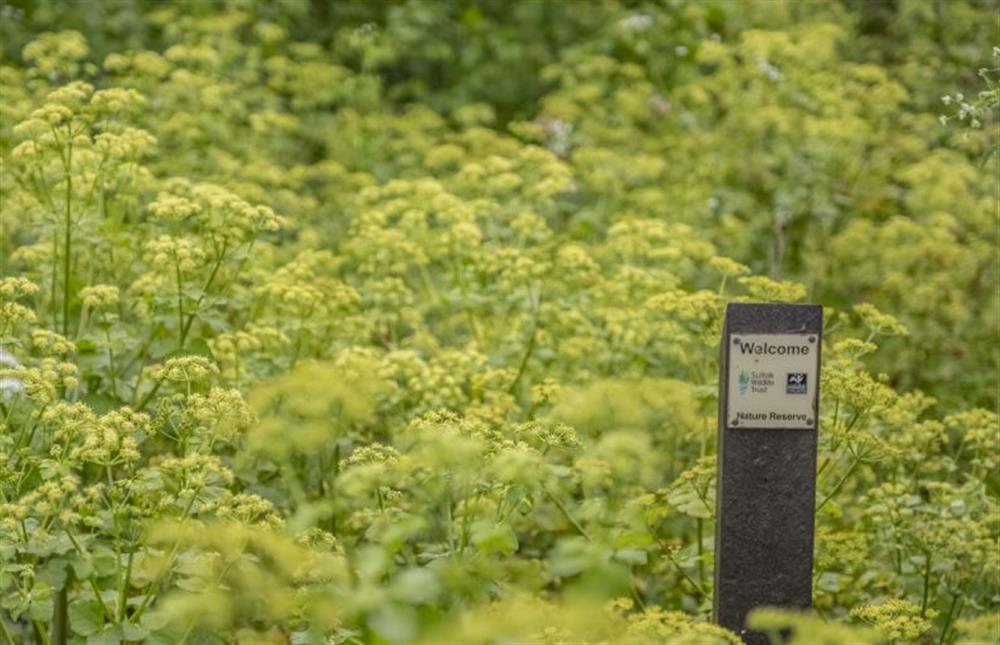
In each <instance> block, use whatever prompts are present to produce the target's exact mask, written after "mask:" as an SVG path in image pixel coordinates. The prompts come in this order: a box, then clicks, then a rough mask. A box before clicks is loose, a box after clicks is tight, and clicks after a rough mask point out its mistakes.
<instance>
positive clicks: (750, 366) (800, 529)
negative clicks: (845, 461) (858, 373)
mask: <svg viewBox="0 0 1000 645" xmlns="http://www.w3.org/2000/svg"><path fill="white" fill-rule="evenodd" d="M822 333H823V308H822V307H820V306H818V305H781V304H744V303H734V304H730V305H729V306H728V307H727V308H726V322H725V329H724V331H723V338H722V363H721V370H722V373H721V375H720V377H719V456H718V492H717V495H718V497H717V504H716V508H717V514H718V525H717V527H716V532H715V608H714V609H715V620H716V622H717V623H719V624H720V625H722V626H723V627H726V628H729V629H731V630H733V631H735V632H736V633H738V634H740V635H741V636H742V637H743V639H744V641H745V642H747V643H749V644H751V645H756V644H757V643H762V644H766V643H767V642H768V640H767V637H766V636H765V635H764V634H761V633H758V632H752V631H748V630H747V629H746V617H747V614H749V613H750V611H751V610H752V609H754V608H756V607H764V606H770V607H785V608H790V609H807V608H809V607H810V606H811V604H812V565H813V523H814V516H815V503H816V499H815V498H816V438H817V430H818V425H819V417H818V412H819V376H820V373H819V369H820V345H821V340H822Z"/></svg>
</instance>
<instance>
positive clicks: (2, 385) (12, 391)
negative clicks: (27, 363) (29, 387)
mask: <svg viewBox="0 0 1000 645" xmlns="http://www.w3.org/2000/svg"><path fill="white" fill-rule="evenodd" d="M21 392H24V383H22V382H21V381H20V379H16V378H14V377H13V376H3V377H0V399H3V400H4V401H9V400H10V399H12V398H14V397H15V396H17V395H18V394H20V393H21Z"/></svg>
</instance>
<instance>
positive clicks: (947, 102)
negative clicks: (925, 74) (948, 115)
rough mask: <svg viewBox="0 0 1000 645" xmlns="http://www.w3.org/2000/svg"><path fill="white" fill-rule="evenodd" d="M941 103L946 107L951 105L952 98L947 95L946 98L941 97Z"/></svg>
mask: <svg viewBox="0 0 1000 645" xmlns="http://www.w3.org/2000/svg"><path fill="white" fill-rule="evenodd" d="M941 102H942V103H944V104H945V105H951V97H950V96H948V95H947V94H945V95H944V96H942V97H941Z"/></svg>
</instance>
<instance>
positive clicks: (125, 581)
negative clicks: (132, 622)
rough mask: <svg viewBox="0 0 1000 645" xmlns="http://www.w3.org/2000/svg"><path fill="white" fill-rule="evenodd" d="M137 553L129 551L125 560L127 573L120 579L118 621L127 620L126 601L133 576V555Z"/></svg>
mask: <svg viewBox="0 0 1000 645" xmlns="http://www.w3.org/2000/svg"><path fill="white" fill-rule="evenodd" d="M134 554H135V552H134V551H129V552H128V558H127V559H126V560H125V575H124V577H122V578H119V579H118V607H117V609H118V622H119V623H123V622H125V603H126V601H127V600H128V598H127V595H128V587H129V578H131V577H132V556H133V555H134Z"/></svg>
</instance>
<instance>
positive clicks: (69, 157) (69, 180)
mask: <svg viewBox="0 0 1000 645" xmlns="http://www.w3.org/2000/svg"><path fill="white" fill-rule="evenodd" d="M72 203H73V140H72V139H70V141H69V145H68V146H67V149H66V236H65V237H64V238H63V303H62V304H63V321H62V323H63V324H62V333H63V336H66V337H68V335H69V294H70V283H69V274H70V268H71V262H70V257H71V256H70V252H71V249H72V244H73V211H72Z"/></svg>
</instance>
